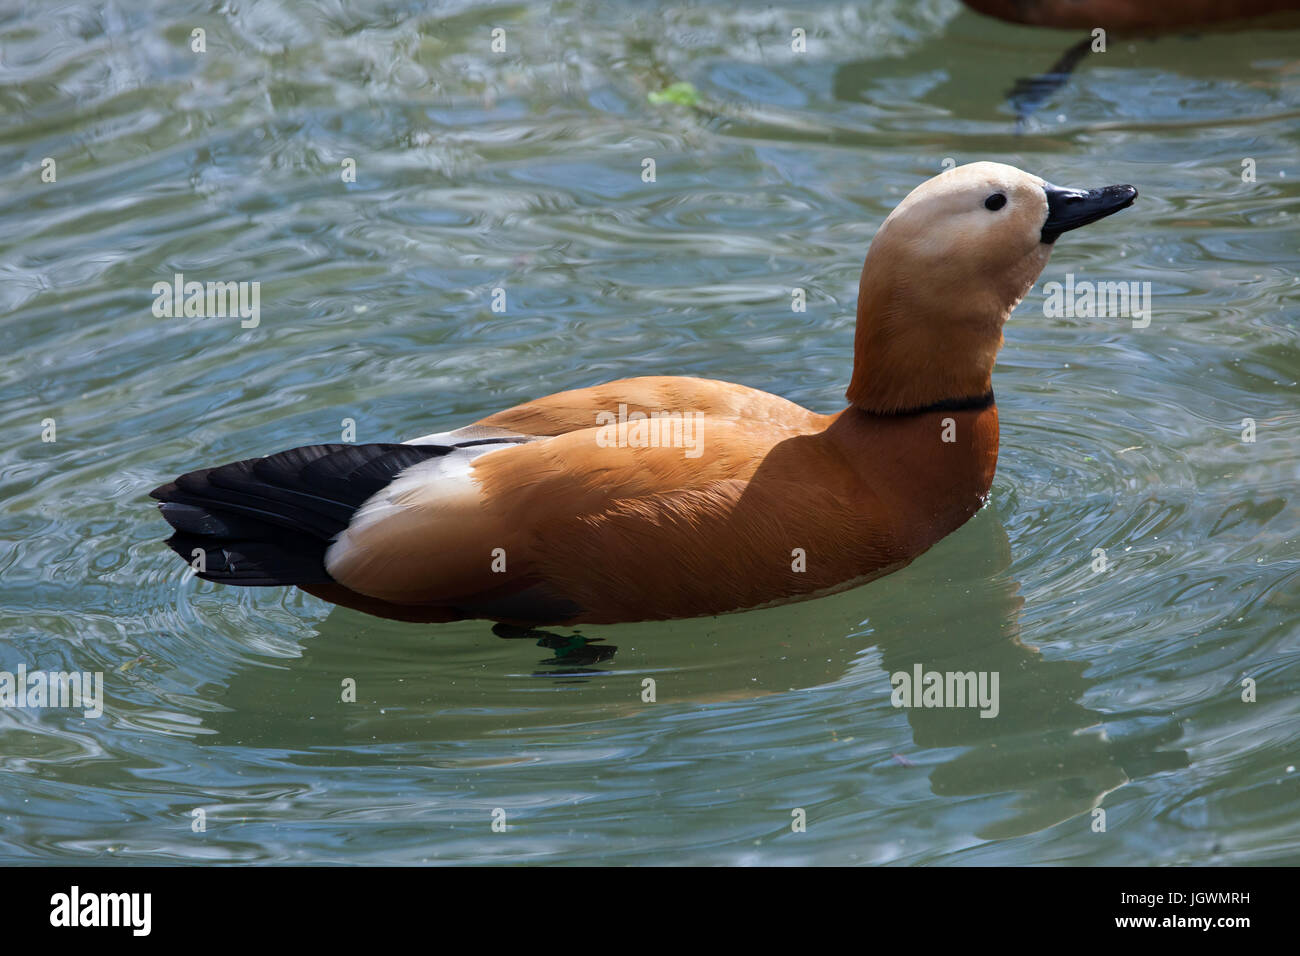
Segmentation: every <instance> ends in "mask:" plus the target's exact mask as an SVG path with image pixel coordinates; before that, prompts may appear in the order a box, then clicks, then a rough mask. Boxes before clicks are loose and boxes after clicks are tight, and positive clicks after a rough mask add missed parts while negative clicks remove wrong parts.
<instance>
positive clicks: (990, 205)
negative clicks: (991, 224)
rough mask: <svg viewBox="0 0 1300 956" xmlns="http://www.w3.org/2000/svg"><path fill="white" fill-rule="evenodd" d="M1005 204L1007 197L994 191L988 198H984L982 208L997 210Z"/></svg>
mask: <svg viewBox="0 0 1300 956" xmlns="http://www.w3.org/2000/svg"><path fill="white" fill-rule="evenodd" d="M1006 204H1007V197H1006V196H1004V195H1002V194H1001V193H994V194H993V195H992V196H990V197H989V198H988V199H986V200H984V208H985V209H989V210H992V211H993V212H997V211H998V210H999V209H1001V208H1002V207H1003V206H1005V205H1006Z"/></svg>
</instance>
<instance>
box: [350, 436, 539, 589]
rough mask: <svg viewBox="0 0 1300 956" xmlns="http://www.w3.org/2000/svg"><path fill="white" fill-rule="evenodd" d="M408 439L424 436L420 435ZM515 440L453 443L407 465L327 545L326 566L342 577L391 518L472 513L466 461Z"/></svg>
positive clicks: (475, 495) (432, 519)
mask: <svg viewBox="0 0 1300 956" xmlns="http://www.w3.org/2000/svg"><path fill="white" fill-rule="evenodd" d="M446 434H448V435H453V434H456V433H454V432H448V433H446ZM429 437H431V438H432V437H437V436H429ZM460 440H461V441H464V440H465V439H463V438H462V439H460ZM471 440H472V439H471ZM406 444H426V442H424V441H423V440H419V441H416V442H407V443H406ZM427 444H443V442H427ZM514 445H515V443H513V442H511V443H509V444H490V445H471V446H469V447H468V448H452V449H451V450H450V451H448V452H447V454H445V455H440V456H438V457H437V458H430V459H428V460H427V461H422V462H420V463H419V464H415V465H411V466H410V467H409V468H407V469H405V470H404V471H402V472H401V473H399V474H398V475H397V477H396V478H394V479H393V480H392V481H391V482H389V483H388V484H387V485H386V486H384V487H383V488H382V489H380V490H379V491H377V492H375V493H374V494H373V495H371V496H370V498H369V499H367V500H366V501H365V503H363V504H362V505H361V507H360V508H358V509H357V510H356V513H355V514H353V515H352V520H351V521H349V522H348V526H347V527H346V528H344V529H343V531H341V532H340V533H339V535H338V536H337V537H336V538H335V539H334V541H333V543H331V544H330V546H329V547H328V548H327V549H326V551H325V570H326V571H328V572H329V573H330V576H331V577H334V578H335V579H337V580H342V579H343V578H345V577H346V575H347V571H348V569H349V567H350V566H352V565H353V564H354V563H355V562H357V561H359V560H364V559H365V553H366V552H367V551H368V550H370V549H373V547H374V545H375V544H376V543H377V542H382V540H383V537H384V533H383V531H382V530H381V529H380V528H379V526H380V525H383V524H385V523H387V522H389V521H394V522H397V523H398V524H399V525H406V524H407V522H410V521H413V520H414V521H418V522H419V523H420V524H425V523H430V524H436V522H437V521H438V519H439V517H440V516H441V515H445V514H447V513H449V512H455V513H459V514H462V515H463V514H465V513H466V512H467V511H468V512H471V513H472V512H473V511H474V510H476V509H477V508H478V505H479V489H478V485H477V483H476V482H475V481H474V479H473V477H472V475H471V474H470V466H471V465H472V464H473V462H474V460H475V459H476V458H480V457H482V456H483V455H490V454H491V453H492V452H494V451H502V450H503V449H507V448H513V447H514Z"/></svg>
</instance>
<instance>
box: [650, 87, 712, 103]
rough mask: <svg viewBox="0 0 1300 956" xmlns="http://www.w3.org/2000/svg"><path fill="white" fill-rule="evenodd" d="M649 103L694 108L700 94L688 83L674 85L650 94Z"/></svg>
mask: <svg viewBox="0 0 1300 956" xmlns="http://www.w3.org/2000/svg"><path fill="white" fill-rule="evenodd" d="M650 102H651V103H655V104H658V103H676V104H677V105H678V106H695V105H697V104H698V103H699V102H700V92H699V90H697V89H696V88H695V87H694V86H692V85H691V84H690V83H674V84H672V86H669V87H666V88H664V89H662V90H660V91H659V92H657V93H651V94H650Z"/></svg>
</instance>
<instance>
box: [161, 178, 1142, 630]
mask: <svg viewBox="0 0 1300 956" xmlns="http://www.w3.org/2000/svg"><path fill="white" fill-rule="evenodd" d="M1136 196H1137V191H1136V190H1135V189H1134V188H1133V187H1132V186H1106V187H1103V188H1099V189H1090V190H1078V189H1062V188H1058V187H1056V186H1053V185H1051V184H1049V183H1046V182H1044V181H1043V180H1042V179H1040V178H1038V177H1037V176H1032V175H1030V174H1028V173H1025V172H1022V171H1021V170H1019V169H1016V168H1014V167H1012V166H1006V165H1002V164H1000V163H973V164H971V165H967V166H959V167H957V168H955V169H950V170H948V171H946V172H944V173H942V174H940V175H938V176H935V177H934V178H933V179H931V180H929V181H927V182H925V183H922V184H921V185H920V186H918V187H917V188H916V189H914V190H913V191H912V192H911V194H909V195H908V196H907V197H906V198H905V199H903V201H902V202H900V203H899V204H898V206H897V207H896V208H895V209H894V210H893V212H892V213H890V215H889V216H888V217H887V218H886V219H885V221H884V223H883V225H881V227H880V229H879V231H878V232H877V233H876V236H875V238H874V240H873V241H872V243H871V248H870V250H869V251H868V252H867V257H866V263H865V265H864V266H863V269H862V278H861V281H860V284H859V289H858V304H857V331H856V335H855V343H854V367H853V377H852V380H851V382H850V384H849V387H848V393H847V397H848V401H849V405H848V407H847V408H845V409H844V410H843V411H840V412H838V413H836V414H833V415H821V414H818V413H816V412H812V411H809V410H807V409H805V408H801V407H800V406H798V405H795V404H794V403H792V402H789V401H787V400H785V399H784V398H780V397H778V396H776V395H771V394H768V393H767V392H761V391H758V390H756V389H752V388H746V387H744V386H741V385H733V384H729V383H727V382H719V381H710V380H707V379H698V378H682V377H666V376H655V377H646V378H629V379H622V380H620V381H616V382H610V383H608V384H606V385H597V386H594V387H592V388H583V389H577V390H575V391H568V392H560V393H558V394H555V395H550V396H547V397H546V398H541V399H538V400H536V401H533V402H527V403H525V404H523V405H517V406H515V407H514V408H510V409H507V410H505V411H503V412H498V413H496V414H494V415H489V416H488V417H487V418H484V419H482V420H480V421H478V422H475V423H474V424H472V425H469V426H467V427H464V428H460V429H457V430H455V431H450V432H442V433H438V434H433V435H426V436H424V437H423V438H416V439H413V440H411V441H408V442H405V443H402V444H397V443H394V444H328V445H307V446H304V447H301V448H294V449H292V450H290V451H284V452H280V453H279V454H276V455H270V456H268V457H265V458H252V459H248V460H246V461H238V462H234V463H232V464H227V465H222V466H220V467H216V468H204V469H201V470H199V471H193V472H190V473H189V474H185V475H182V476H181V477H179V478H177V479H176V480H175V481H174V482H170V483H168V484H165V485H163V486H161V487H160V488H157V489H155V490H154V491H153V493H152V494H153V497H155V498H157V499H159V500H160V501H161V502H162V504H161V506H160V507H161V509H162V513H163V517H165V518H166V519H167V521H168V522H169V523H170V524H171V525H172V527H173V528H174V529H175V533H174V534H173V535H172V537H171V538H170V539H169V540H168V544H169V545H170V546H171V547H172V549H173V550H175V551H176V553H177V554H179V555H180V556H181V557H182V558H184V559H185V560H186V561H187V562H190V563H191V565H192V566H193V567H194V568H195V569H196V570H197V571H198V575H199V577H201V578H204V579H207V580H209V581H220V582H223V583H225V584H236V585H245V586H259V585H296V586H298V587H300V588H302V589H303V590H304V591H307V592H308V593H310V594H314V595H316V596H318V597H321V598H324V599H325V600H327V601H332V602H334V603H335V604H341V605H344V606H345V607H350V608H355V609H357V610H360V611H365V612H367V613H370V614H375V615H378V616H381V617H387V618H393V619H397V620H403V621H425V622H428V621H452V620H459V619H463V618H487V619H490V620H495V621H500V622H505V623H509V624H579V623H593V624H608V623H616V622H622V621H643V620H658V619H668V618H681V617H697V616H702V615H712V614H721V613H725V612H730V611H741V610H745V609H749V608H758V607H763V606H768V605H775V604H783V603H787V602H791V601H799V600H804V599H808V598H813V597H817V596H819V595H823V594H829V593H832V592H835V591H841V590H844V589H847V588H851V587H854V586H856V585H859V584H862V583H864V582H866V581H869V580H872V579H873V578H877V577H880V576H881V575H883V574H886V573H888V572H890V571H892V570H894V569H897V568H899V567H901V566H903V565H905V564H907V563H908V562H910V561H911V560H912V559H914V558H915V557H917V555H919V554H921V553H922V552H923V551H925V550H926V549H927V548H929V547H930V546H931V545H933V544H934V543H935V542H937V541H939V540H940V539H941V538H943V537H944V536H945V535H947V534H949V533H951V532H952V531H954V530H955V529H956V528H958V527H960V526H961V525H962V524H963V523H964V522H965V521H966V520H967V519H969V518H970V517H971V516H972V515H973V514H975V512H976V511H977V510H978V509H979V508H980V506H981V504H982V503H983V502H984V501H985V499H986V497H987V495H988V492H989V487H990V485H991V484H992V482H993V472H994V468H995V467H996V464H997V457H998V413H997V407H996V405H995V404H994V401H993V391H992V385H991V380H992V372H993V363H994V358H995V357H996V355H997V352H998V348H999V347H1000V346H1001V344H1002V326H1003V323H1005V322H1006V320H1007V317H1008V315H1010V313H1011V310H1012V309H1013V308H1015V306H1016V304H1017V303H1018V302H1019V301H1020V300H1021V298H1023V297H1024V295H1025V293H1026V292H1028V291H1029V289H1030V287H1031V286H1032V285H1033V283H1034V281H1035V279H1036V278H1037V277H1038V275H1039V273H1040V272H1041V271H1042V269H1043V267H1044V266H1045V265H1046V263H1047V260H1048V257H1049V256H1050V255H1051V252H1052V248H1053V243H1054V242H1055V240H1056V238H1057V237H1058V236H1059V235H1060V234H1061V233H1063V232H1066V231H1067V230H1070V229H1075V228H1077V227H1079V226H1083V225H1086V224H1087V223H1090V222H1094V221H1096V220H1098V219H1101V218H1103V217H1105V216H1109V215H1110V214H1111V213H1114V212H1117V211H1118V210H1120V209H1123V208H1124V207H1126V206H1128V205H1130V204H1132V202H1133V200H1134V198H1135V197H1136Z"/></svg>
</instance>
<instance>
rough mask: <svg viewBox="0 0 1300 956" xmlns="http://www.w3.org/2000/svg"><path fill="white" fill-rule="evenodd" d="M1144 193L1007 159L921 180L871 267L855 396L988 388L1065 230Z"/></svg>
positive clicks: (898, 405)
mask: <svg viewBox="0 0 1300 956" xmlns="http://www.w3.org/2000/svg"><path fill="white" fill-rule="evenodd" d="M1135 198H1137V190H1136V189H1134V188H1133V187H1132V186H1104V187H1101V188H1099V189H1087V190H1083V189H1062V188H1060V187H1058V186H1053V185H1052V184H1050V183H1047V182H1044V181H1043V180H1042V179H1040V178H1039V177H1037V176H1033V175H1030V174H1029V173H1026V172H1023V171H1022V170H1019V169H1016V168H1015V167H1014V166H1006V165H1003V164H1002V163H971V164H970V165H967V166H957V167H956V168H954V169H950V170H947V171H946V172H943V173H940V174H939V175H938V176H935V177H934V178H933V179H930V180H927V181H926V182H924V183H922V184H921V185H920V186H917V187H916V188H915V189H914V190H912V192H911V193H909V194H908V195H907V198H905V199H904V200H903V201H902V202H901V203H899V204H898V206H897V207H896V208H895V209H894V211H893V212H891V213H890V214H889V216H888V218H886V219H885V221H884V223H883V224H882V225H881V227H880V230H879V231H878V232H877V233H876V236H875V239H873V240H872V243H871V248H870V250H868V252H867V260H866V263H865V265H864V266H863V267H862V280H861V283H860V284H859V287H858V328H857V338H856V342H855V348H854V353H855V354H854V368H853V381H852V382H851V383H850V384H849V390H848V398H849V401H850V402H852V403H853V404H855V405H857V406H858V407H859V408H863V409H865V410H867V411H870V412H878V413H887V412H897V411H901V410H905V409H914V408H924V407H927V406H929V405H933V404H935V403H937V402H944V401H956V400H960V399H968V398H975V397H978V396H981V395H984V394H986V393H987V392H988V391H989V390H990V388H991V382H992V374H993V362H994V359H995V358H996V357H997V353H998V348H999V347H1000V346H1001V345H1002V326H1003V323H1005V322H1006V320H1007V316H1009V315H1010V314H1011V310H1012V309H1014V308H1015V307H1016V305H1017V304H1018V303H1019V302H1020V300H1021V299H1022V298H1024V296H1025V293H1027V292H1028V291H1029V289H1030V287H1031V286H1032V285H1033V284H1034V280H1036V279H1037V278H1038V275H1039V273H1040V272H1042V271H1043V267H1044V266H1045V265H1047V260H1048V257H1050V256H1051V254H1052V248H1053V244H1054V243H1055V241H1056V238H1057V237H1058V236H1059V235H1061V233H1063V232H1068V231H1069V230H1071V229H1077V228H1079V227H1080V226H1086V225H1087V224H1088V223H1090V222H1096V221H1097V220H1098V219H1103V218H1105V217H1106V216H1109V215H1110V214H1111V213H1114V212H1118V211H1119V210H1121V209H1123V208H1125V207H1126V206H1129V205H1132V203H1133V200H1134V199H1135Z"/></svg>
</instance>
